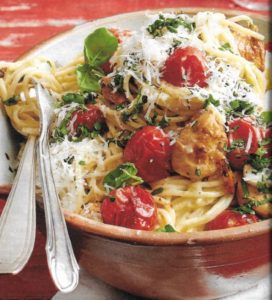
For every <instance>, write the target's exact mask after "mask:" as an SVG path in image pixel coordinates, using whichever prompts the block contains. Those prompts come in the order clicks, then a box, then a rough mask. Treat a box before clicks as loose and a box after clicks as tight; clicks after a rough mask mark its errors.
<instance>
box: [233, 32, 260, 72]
mask: <svg viewBox="0 0 272 300" xmlns="http://www.w3.org/2000/svg"><path fill="white" fill-rule="evenodd" d="M233 36H234V38H235V40H236V42H237V47H238V50H239V52H240V54H241V55H242V56H243V57H244V58H245V59H247V60H249V61H252V62H253V63H254V64H255V65H256V66H257V68H259V69H260V70H261V71H264V68H265V48H264V42H263V41H260V40H258V39H256V38H254V37H250V36H247V35H245V34H241V33H238V32H236V31H233Z"/></svg>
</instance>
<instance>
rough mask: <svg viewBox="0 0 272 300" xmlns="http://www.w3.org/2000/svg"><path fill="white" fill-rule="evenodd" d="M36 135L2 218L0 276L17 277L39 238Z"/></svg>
mask: <svg viewBox="0 0 272 300" xmlns="http://www.w3.org/2000/svg"><path fill="white" fill-rule="evenodd" d="M35 141H36V137H35V136H29V137H28V140H27V143H26V145H25V148H24V151H23V155H22V159H21V161H20V165H19V168H18V171H17V174H16V177H15V180H14V182H13V185H12V189H11V192H10V194H9V196H8V199H7V202H6V205H5V207H4V210H3V212H2V215H1V218H0V273H12V274H16V273H18V272H20V271H21V270H22V269H23V267H24V266H25V265H26V263H27V262H28V260H29V258H30V255H31V253H32V251H33V247H34V242H35V236H36V201H35V180H34V178H35Z"/></svg>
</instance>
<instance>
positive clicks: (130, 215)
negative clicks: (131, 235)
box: [101, 186, 157, 230]
mask: <svg viewBox="0 0 272 300" xmlns="http://www.w3.org/2000/svg"><path fill="white" fill-rule="evenodd" d="M101 214H102V219H103V222H104V223H106V224H112V225H117V226H123V227H127V228H132V229H140V230H152V229H154V227H155V226H156V224H157V209H156V205H155V202H154V199H153V197H152V196H151V195H150V194H149V193H148V192H147V191H146V190H144V189H142V188H141V187H139V186H127V187H124V188H119V189H117V190H114V191H112V192H111V193H110V196H109V197H107V198H105V199H104V200H103V203H102V206H101Z"/></svg>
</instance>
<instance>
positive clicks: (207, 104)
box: [203, 95, 220, 108]
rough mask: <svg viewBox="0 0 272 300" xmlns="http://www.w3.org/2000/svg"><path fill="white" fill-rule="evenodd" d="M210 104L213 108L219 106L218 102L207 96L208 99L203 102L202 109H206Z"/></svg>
mask: <svg viewBox="0 0 272 300" xmlns="http://www.w3.org/2000/svg"><path fill="white" fill-rule="evenodd" d="M210 104H212V105H214V106H216V107H217V106H219V105H220V101H219V100H216V99H214V98H213V96H212V95H209V97H208V98H207V99H206V100H205V102H204V106H203V108H206V107H208V106H209V105H210Z"/></svg>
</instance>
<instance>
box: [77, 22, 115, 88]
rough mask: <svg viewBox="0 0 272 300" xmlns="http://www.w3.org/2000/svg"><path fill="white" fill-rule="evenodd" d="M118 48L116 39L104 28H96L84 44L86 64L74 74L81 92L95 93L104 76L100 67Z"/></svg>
mask: <svg viewBox="0 0 272 300" xmlns="http://www.w3.org/2000/svg"><path fill="white" fill-rule="evenodd" d="M117 46H118V40H117V38H116V37H115V36H114V35H113V34H112V33H111V32H110V31H109V30H107V29H106V28H104V27H102V28H98V29H96V30H95V31H94V32H92V33H91V34H90V35H88V36H87V37H86V39H85V42H84V56H85V61H86V63H85V64H83V65H79V66H78V68H77V70H76V74H77V81H78V84H79V87H80V89H81V91H87V92H97V91H99V90H100V88H101V87H100V82H99V81H100V79H101V78H102V77H103V76H104V72H103V71H102V69H101V65H102V64H103V63H105V62H107V61H108V60H109V59H110V57H111V56H112V55H113V53H114V52H115V51H116V49H117Z"/></svg>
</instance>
